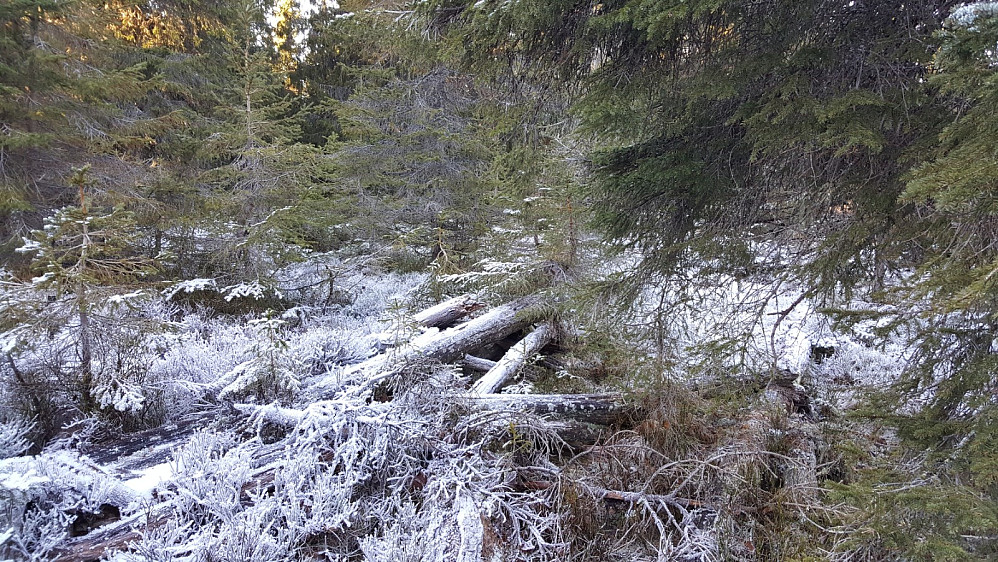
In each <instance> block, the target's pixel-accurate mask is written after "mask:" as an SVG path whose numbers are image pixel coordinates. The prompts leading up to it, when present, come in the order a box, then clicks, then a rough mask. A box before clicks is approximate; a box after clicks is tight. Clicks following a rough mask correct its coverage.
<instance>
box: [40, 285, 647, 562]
mask: <svg viewBox="0 0 998 562" xmlns="http://www.w3.org/2000/svg"><path fill="white" fill-rule="evenodd" d="M543 305H544V301H543V300H542V299H541V298H540V297H537V296H529V297H524V298H520V299H518V300H514V301H512V302H510V303H507V304H504V305H501V306H497V307H494V308H492V309H490V310H487V311H485V312H483V313H481V314H479V315H477V316H474V317H471V318H470V319H469V316H472V315H473V314H474V313H477V312H480V311H482V310H483V309H485V305H484V303H482V302H481V301H480V300H479V299H477V298H475V297H474V296H472V295H463V296H460V297H456V298H453V299H450V300H447V301H444V302H442V303H440V304H438V305H435V306H433V307H431V308H428V309H426V310H424V311H422V312H419V313H417V314H415V315H414V316H412V320H413V321H414V322H415V323H416V324H417V325H419V326H420V328H421V329H422V330H423V332H422V334H420V335H418V336H416V337H415V338H412V339H411V340H410V341H408V342H406V343H403V344H401V345H398V346H396V347H392V348H389V349H387V350H385V351H384V352H382V353H380V354H378V355H375V356H374V357H371V358H370V359H368V360H366V361H363V362H361V363H358V364H354V365H349V366H345V367H342V368H341V371H339V372H337V373H331V374H327V375H325V376H322V377H319V378H317V380H314V381H312V382H311V384H310V385H309V387H308V388H307V389H306V392H308V393H310V396H313V397H314V398H315V399H314V400H313V401H312V402H311V403H310V404H308V405H307V406H306V407H305V408H303V409H296V408H287V407H280V406H277V405H256V404H233V407H234V408H235V410H237V411H239V412H241V413H242V415H245V416H248V418H247V419H248V420H249V422H250V423H253V424H260V423H268V424H274V425H277V426H282V427H285V428H286V429H288V430H290V429H291V428H293V427H296V426H298V425H299V424H303V423H305V422H306V420H307V419H308V418H309V416H318V415H321V412H323V410H324V408H326V407H327V406H329V405H331V404H332V402H333V401H334V400H342V398H343V395H344V394H348V395H352V396H353V397H355V398H356V397H358V396H359V395H362V394H364V393H366V394H367V395H368V396H370V395H373V392H374V390H375V389H376V388H377V387H378V385H380V384H382V383H384V382H385V381H387V380H389V379H390V378H392V377H393V376H396V375H398V374H400V373H403V372H408V371H411V370H412V369H413V368H418V367H419V366H421V365H422V366H426V365H431V364H445V363H452V364H455V365H458V366H461V367H464V370H465V372H468V373H471V374H472V375H474V376H473V377H468V378H467V380H466V382H467V384H468V385H469V386H468V388H467V389H466V390H464V391H463V392H461V391H459V392H458V395H459V396H460V397H462V398H463V399H464V402H465V403H466V404H467V407H468V409H469V411H479V412H494V413H497V414H503V415H508V416H514V417H515V416H517V415H526V416H530V417H531V419H532V420H534V421H535V422H536V421H537V420H544V421H543V423H545V424H546V425H545V428H546V429H547V430H550V431H552V432H553V433H555V434H557V435H558V436H559V437H560V439H561V440H562V443H563V445H567V446H569V447H571V448H574V449H576V450H580V449H582V448H584V447H587V446H590V445H592V444H593V443H594V442H596V440H597V439H598V438H599V436H600V435H605V434H607V433H608V429H609V428H611V427H621V426H625V425H633V424H634V423H635V422H636V421H637V418H638V417H640V413H639V412H638V411H637V410H636V409H635V408H634V407H633V406H632V405H631V404H629V403H628V401H627V400H625V399H624V397H623V396H621V395H619V394H612V393H611V394H564V395H556V394H499V393H498V391H499V390H500V389H501V388H502V387H503V385H505V384H507V383H508V382H509V381H510V380H511V379H512V378H513V377H514V376H516V375H517V374H518V373H520V372H522V371H523V369H524V367H525V366H526V365H527V364H528V363H529V361H530V360H531V359H532V358H533V357H535V356H536V355H537V354H538V353H540V352H541V350H542V349H544V348H545V346H548V345H549V344H551V343H552V342H553V341H554V339H555V337H556V333H557V329H556V327H555V326H554V325H553V324H551V323H550V322H549V321H548V320H547V319H545V318H543V315H542V309H543ZM510 341H512V342H513V343H511V344H510V343H509V342H510ZM503 347H505V348H506V350H505V352H504V353H502V355H501V356H499V357H497V358H496V360H491V359H488V358H485V357H480V356H479V355H477V354H478V353H480V352H481V350H483V349H486V348H492V351H491V353H492V355H493V356H495V355H496V351H495V350H496V349H497V348H498V349H499V350H501V349H502V348H503ZM475 377H477V380H474V378H475ZM385 406H387V407H390V404H389V405H385ZM601 428H602V429H601ZM183 437H185V436H181V437H180V438H183ZM178 443H179V442H178ZM284 445H285V444H284V443H282V442H277V443H274V444H271V445H261V446H260V449H259V451H258V452H257V453H256V454H254V462H253V466H252V478H251V480H250V483H249V484H247V485H246V486H247V487H261V486H262V487H265V486H266V485H267V483H268V482H270V481H272V480H273V479H274V477H275V473H276V471H278V470H280V463H275V462H273V461H274V459H275V458H276V457H277V456H278V455H279V454H280V451H281V450H282V448H283V447H284ZM105 460H110V459H105ZM174 516H175V515H174V512H173V508H172V506H171V505H170V503H169V502H162V503H159V504H155V505H153V506H152V507H151V508H149V509H148V510H146V511H144V512H142V513H140V514H135V515H133V516H130V517H126V518H124V519H121V520H118V521H115V522H113V523H110V524H107V525H104V526H102V527H98V528H96V529H94V530H92V531H91V532H90V533H89V534H87V535H85V536H81V537H77V538H73V539H70V540H69V541H68V543H67V544H66V546H65V548H63V549H62V550H61V551H60V553H59V555H58V556H57V557H56V558H55V560H59V561H64V562H70V561H84V560H98V559H100V558H101V557H102V556H104V555H106V554H107V553H109V552H111V551H113V550H120V549H127V548H128V545H129V544H130V543H132V542H134V541H136V540H138V539H139V538H140V537H141V536H142V534H143V533H147V532H149V531H152V530H154V529H156V528H158V527H160V526H162V525H164V524H166V523H167V522H168V521H169V520H170V518H171V517H174Z"/></svg>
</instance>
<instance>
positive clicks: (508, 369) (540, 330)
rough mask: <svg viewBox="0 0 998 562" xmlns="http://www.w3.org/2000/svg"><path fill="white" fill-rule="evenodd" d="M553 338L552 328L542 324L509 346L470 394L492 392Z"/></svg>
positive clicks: (472, 388)
mask: <svg viewBox="0 0 998 562" xmlns="http://www.w3.org/2000/svg"><path fill="white" fill-rule="evenodd" d="M553 338H554V328H552V327H551V326H550V325H548V324H542V325H540V326H538V327H537V329H536V330H534V331H533V332H530V333H529V334H527V336H526V337H525V338H523V339H522V340H520V341H518V342H517V343H515V344H514V345H513V347H511V348H509V351H507V352H506V354H505V355H503V356H502V359H500V360H499V361H498V362H497V363H496V364H495V365H494V366H493V367H492V368H491V369H489V370H488V372H487V373H485V374H484V375H482V377H481V378H480V379H478V381H477V382H476V383H475V384H474V386H472V387H471V394H472V395H475V394H492V393H494V392H495V391H497V390H499V387H501V386H502V385H503V384H504V383H505V382H506V381H507V380H509V378H510V377H512V376H513V375H514V374H516V373H517V371H519V370H520V369H522V368H523V366H524V365H525V364H526V363H527V360H528V359H530V357H531V356H533V355H534V354H535V353H537V352H538V351H540V350H541V348H543V347H544V346H545V345H547V344H548V343H550V342H551V340H552V339H553Z"/></svg>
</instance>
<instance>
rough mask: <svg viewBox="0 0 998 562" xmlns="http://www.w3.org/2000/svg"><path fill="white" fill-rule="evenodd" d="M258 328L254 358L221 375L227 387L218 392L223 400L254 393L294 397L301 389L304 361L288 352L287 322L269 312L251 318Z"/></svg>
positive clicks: (263, 397) (251, 324)
mask: <svg viewBox="0 0 998 562" xmlns="http://www.w3.org/2000/svg"><path fill="white" fill-rule="evenodd" d="M249 324H250V326H253V327H254V328H255V329H256V330H257V334H258V337H259V340H258V343H257V344H256V346H255V347H254V349H253V355H254V356H253V357H252V358H251V359H249V360H248V361H244V362H243V363H240V364H239V365H237V366H236V367H235V368H234V369H232V370H231V371H229V372H228V373H226V374H225V375H223V376H222V379H221V381H222V382H225V386H224V387H223V388H222V390H221V391H220V392H219V393H218V397H219V398H220V399H223V400H224V399H230V398H233V397H237V396H247V395H254V396H255V397H256V398H257V399H258V400H261V401H263V400H267V399H270V398H275V397H285V398H287V397H291V396H293V395H294V394H295V393H297V392H298V390H299V389H300V388H301V382H300V380H299V374H298V373H299V372H300V371H301V362H300V361H299V360H298V358H297V357H295V356H293V355H291V354H290V353H288V342H287V341H285V340H284V339H283V334H282V327H283V326H284V321H282V320H280V319H278V318H275V317H274V315H273V314H272V313H268V315H267V316H266V317H265V318H260V319H257V320H251V321H250V322H249Z"/></svg>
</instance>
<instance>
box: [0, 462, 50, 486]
mask: <svg viewBox="0 0 998 562" xmlns="http://www.w3.org/2000/svg"><path fill="white" fill-rule="evenodd" d="M3 469H4V467H3V466H2V465H0V470H3ZM49 481H50V480H49V478H48V477H47V476H39V475H38V473H36V472H35V469H33V468H31V469H28V471H27V472H25V473H23V474H18V473H7V474H2V473H0V488H5V489H7V490H17V491H20V492H24V491H27V490H30V489H31V487H32V486H37V485H38V484H44V483H46V482H49Z"/></svg>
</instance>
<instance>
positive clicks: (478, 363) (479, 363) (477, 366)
mask: <svg viewBox="0 0 998 562" xmlns="http://www.w3.org/2000/svg"><path fill="white" fill-rule="evenodd" d="M461 364H462V365H464V366H465V367H467V368H469V369H471V370H472V371H480V372H482V373H487V372H489V370H490V369H492V367H495V366H496V362H495V361H492V360H491V359H483V358H481V357H475V356H474V355H468V354H465V356H464V359H462V360H461Z"/></svg>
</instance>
